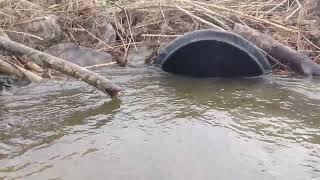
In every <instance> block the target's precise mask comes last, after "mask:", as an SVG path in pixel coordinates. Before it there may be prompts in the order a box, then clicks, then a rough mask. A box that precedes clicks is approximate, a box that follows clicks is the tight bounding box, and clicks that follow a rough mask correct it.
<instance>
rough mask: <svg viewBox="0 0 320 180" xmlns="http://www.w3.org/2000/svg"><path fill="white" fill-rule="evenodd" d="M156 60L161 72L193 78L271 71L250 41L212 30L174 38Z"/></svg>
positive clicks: (263, 57)
mask: <svg viewBox="0 0 320 180" xmlns="http://www.w3.org/2000/svg"><path fill="white" fill-rule="evenodd" d="M155 63H156V64H158V65H159V66H160V67H161V68H162V69H163V70H164V71H167V72H171V73H176V74H182V75H188V76H193V77H254V76H260V75H264V74H267V73H270V72H271V67H270V64H269V62H268V61H267V59H266V58H265V56H264V55H263V54H262V53H261V52H260V51H259V50H258V49H257V48H256V47H255V46H254V45H253V44H251V43H250V42H248V41H247V40H245V39H243V38H242V37H240V36H238V35H235V34H233V33H228V32H220V31H213V30H202V31H195V32H192V33H188V34H186V35H185V36H183V37H181V38H178V39H176V40H174V41H173V42H172V43H170V44H169V46H168V47H166V48H165V50H164V51H163V52H162V53H160V55H159V57H158V58H157V60H156V61H155Z"/></svg>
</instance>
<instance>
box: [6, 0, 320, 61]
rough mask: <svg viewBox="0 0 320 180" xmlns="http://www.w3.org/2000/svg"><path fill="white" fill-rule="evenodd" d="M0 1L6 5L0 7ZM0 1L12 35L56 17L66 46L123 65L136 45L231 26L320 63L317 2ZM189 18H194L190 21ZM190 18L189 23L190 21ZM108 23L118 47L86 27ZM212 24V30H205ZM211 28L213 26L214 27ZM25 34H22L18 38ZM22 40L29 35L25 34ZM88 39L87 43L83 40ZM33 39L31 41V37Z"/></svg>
mask: <svg viewBox="0 0 320 180" xmlns="http://www.w3.org/2000/svg"><path fill="white" fill-rule="evenodd" d="M1 1H9V2H10V3H7V5H6V6H1ZM32 2H33V3H32V4H31V3H30V4H28V3H21V1H19V0H0V26H1V27H2V28H3V29H5V30H6V31H15V28H14V27H15V25H17V24H21V23H28V22H32V21H33V20H35V19H37V18H39V17H42V16H45V15H48V14H56V15H58V16H59V17H60V22H61V24H62V25H63V28H64V32H65V41H71V42H75V43H77V44H80V45H84V46H89V47H95V46H94V43H96V42H100V43H103V45H104V46H103V48H100V50H102V51H109V52H112V53H114V54H117V55H118V56H117V57H119V61H121V62H123V63H125V62H126V57H127V55H128V49H129V48H134V47H135V46H137V45H139V44H144V45H150V46H151V47H153V48H157V47H159V46H161V44H162V43H163V42H168V41H170V40H172V39H174V38H175V37H177V36H179V35H182V34H184V33H186V32H190V31H194V30H198V29H204V28H212V27H214V26H218V27H219V28H220V29H224V30H232V28H233V25H234V23H241V24H245V25H248V26H250V27H252V28H254V29H257V30H259V31H261V32H265V33H268V34H270V35H271V36H273V37H274V38H275V39H277V40H279V41H280V42H282V43H283V44H286V45H288V46H290V47H292V48H294V49H296V50H299V51H302V52H305V53H308V55H309V56H310V57H312V59H313V60H314V61H316V62H320V47H318V45H319V44H320V43H319V42H320V32H319V30H320V28H319V27H320V25H319V22H320V21H319V19H320V17H319V16H317V15H316V14H317V13H318V14H319V12H316V11H319V10H316V9H317V8H316V4H317V0H242V1H238V0H211V1H192V0H118V1H111V0H109V1H108V0H96V1H94V0H92V1H88V0H49V1H46V2H49V3H46V4H44V3H41V2H44V1H43V0H33V1H32ZM192 15H193V16H192ZM192 17H193V18H192ZM104 21H109V22H110V23H112V25H113V27H114V28H115V29H116V32H117V37H118V38H117V42H115V43H112V44H110V43H108V42H104V41H103V40H101V39H99V38H98V37H97V36H96V35H95V34H96V33H95V32H93V30H92V29H88V28H87V24H88V22H90V23H92V22H94V24H96V25H99V24H101V23H102V22H104ZM210 23H211V24H210ZM213 25H214V26H213ZM17 33H24V32H17ZM25 36H34V34H28V33H25ZM84 37H90V38H91V41H88V40H87V39H84ZM33 38H34V37H33Z"/></svg>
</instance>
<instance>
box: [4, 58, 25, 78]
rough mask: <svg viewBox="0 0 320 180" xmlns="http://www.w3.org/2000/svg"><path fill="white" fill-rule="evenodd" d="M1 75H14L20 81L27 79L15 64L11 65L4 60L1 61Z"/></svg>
mask: <svg viewBox="0 0 320 180" xmlns="http://www.w3.org/2000/svg"><path fill="white" fill-rule="evenodd" d="M0 73H3V74H8V75H13V76H16V77H17V78H19V79H23V78H24V77H25V76H24V74H23V73H22V72H21V71H20V70H18V69H17V68H16V67H15V66H14V65H13V64H10V63H9V62H7V61H5V60H3V59H0Z"/></svg>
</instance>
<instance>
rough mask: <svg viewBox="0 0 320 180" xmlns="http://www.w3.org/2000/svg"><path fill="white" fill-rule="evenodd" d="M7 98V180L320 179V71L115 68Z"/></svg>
mask: <svg viewBox="0 0 320 180" xmlns="http://www.w3.org/2000/svg"><path fill="white" fill-rule="evenodd" d="M97 72H99V73H100V74H102V75H104V76H106V77H108V78H110V79H111V80H112V81H113V82H117V83H118V84H119V85H121V86H122V87H123V88H124V89H125V90H126V91H125V95H124V96H123V97H122V98H121V100H114V101H110V99H109V98H107V97H106V96H105V95H104V94H102V93H100V92H98V91H96V90H94V89H93V88H91V87H89V86H88V85H86V84H85V83H82V82H77V81H72V80H70V81H68V82H65V81H48V82H44V83H42V84H40V85H33V84H31V85H29V86H27V87H24V88H22V89H19V90H13V91H11V92H5V93H4V94H3V96H0V179H32V180H37V179H39V180H43V179H76V180H82V179H83V180H88V179H110V180H132V179H133V180H179V179H183V180H212V179H221V180H235V179H243V180H257V179H259V180H262V179H265V180H269V179H271V180H273V179H279V180H287V179H288V180H310V179H317V180H319V179H320V79H316V78H313V79H312V78H299V77H280V76H272V77H268V78H264V79H192V78H186V77H180V76H176V75H171V74H167V73H164V72H161V71H160V70H158V69H155V68H151V67H136V68H134V67H131V68H126V69H123V68H118V67H114V68H106V69H103V70H97Z"/></svg>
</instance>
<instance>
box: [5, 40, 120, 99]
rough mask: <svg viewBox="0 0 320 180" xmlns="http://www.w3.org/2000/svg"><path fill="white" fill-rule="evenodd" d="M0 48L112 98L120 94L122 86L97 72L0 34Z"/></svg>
mask: <svg viewBox="0 0 320 180" xmlns="http://www.w3.org/2000/svg"><path fill="white" fill-rule="evenodd" d="M0 50H5V51H7V52H10V53H11V54H13V55H15V56H25V57H28V58H30V60H32V61H33V62H35V63H36V64H38V65H40V66H42V67H46V68H51V69H54V70H57V71H59V72H61V73H63V74H66V75H69V76H71V77H73V78H76V79H80V80H82V81H85V82H86V83H88V84H90V85H92V86H94V87H96V88H97V89H99V90H101V91H102V92H104V93H105V94H109V95H110V96H111V97H112V98H116V97H119V96H121V95H122V88H121V87H120V86H118V85H116V84H114V83H112V82H111V81H109V80H108V79H106V78H104V77H103V76H101V75H98V74H97V73H94V72H92V71H90V70H87V69H85V68H83V67H81V66H78V65H76V64H73V63H71V62H68V61H65V60H63V59H60V58H57V57H54V56H51V55H49V54H46V53H43V52H41V51H38V50H35V49H32V48H30V47H27V46H24V45H23V44H20V43H17V42H14V41H12V40H10V39H8V38H5V37H1V36H0Z"/></svg>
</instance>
